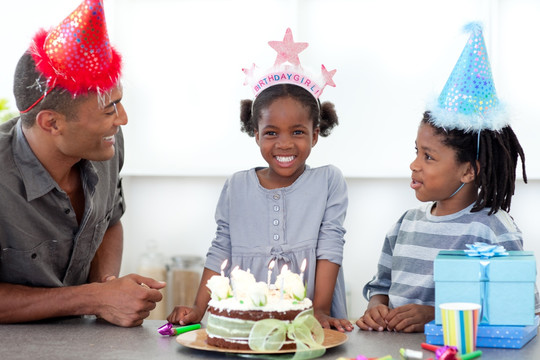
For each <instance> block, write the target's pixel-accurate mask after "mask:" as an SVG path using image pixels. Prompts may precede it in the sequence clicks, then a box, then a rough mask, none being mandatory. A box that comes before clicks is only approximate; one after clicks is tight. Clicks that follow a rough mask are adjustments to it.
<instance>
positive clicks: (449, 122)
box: [426, 101, 509, 133]
mask: <svg viewBox="0 0 540 360" xmlns="http://www.w3.org/2000/svg"><path fill="white" fill-rule="evenodd" d="M426 110H427V111H429V112H430V114H431V121H430V122H431V123H432V124H433V125H435V126H437V127H440V128H443V129H446V130H454V129H459V130H463V131H464V132H466V133H468V132H473V133H477V132H478V131H481V130H493V131H500V130H502V129H503V128H504V127H505V126H508V125H509V115H508V111H507V109H506V106H505V105H503V104H499V105H498V106H497V107H496V108H494V109H493V110H491V111H490V112H489V113H488V114H481V113H477V114H462V113H458V112H450V111H448V110H447V109H444V108H441V107H440V106H439V104H438V102H437V101H432V102H431V103H430V104H429V105H428V106H427V109H426Z"/></svg>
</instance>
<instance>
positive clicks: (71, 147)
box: [56, 87, 127, 161]
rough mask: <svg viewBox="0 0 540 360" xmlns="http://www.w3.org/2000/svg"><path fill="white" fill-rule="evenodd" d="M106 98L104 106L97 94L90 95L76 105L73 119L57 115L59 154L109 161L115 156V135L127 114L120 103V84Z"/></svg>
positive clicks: (125, 122) (67, 156)
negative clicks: (75, 114) (75, 113)
mask: <svg viewBox="0 0 540 360" xmlns="http://www.w3.org/2000/svg"><path fill="white" fill-rule="evenodd" d="M106 99H107V100H106V101H105V104H104V106H103V105H100V102H99V101H98V95H97V94H92V95H89V96H88V99H87V100H86V101H84V102H82V103H81V104H80V105H79V107H78V109H77V118H76V119H67V118H66V117H65V116H61V117H60V119H59V121H58V122H57V126H58V128H59V130H60V134H61V136H58V137H57V139H56V145H57V149H58V150H59V152H60V153H61V156H63V157H65V158H73V159H75V160H76V159H87V160H93V161H104V160H109V159H110V158H112V157H113V156H114V152H115V148H114V144H115V136H114V135H115V134H116V133H117V132H118V130H119V127H120V125H125V124H127V115H126V112H125V110H124V107H123V106H122V104H121V103H120V100H121V99H122V89H121V87H116V88H114V89H113V90H111V93H110V97H109V96H106ZM77 161H78V160H77Z"/></svg>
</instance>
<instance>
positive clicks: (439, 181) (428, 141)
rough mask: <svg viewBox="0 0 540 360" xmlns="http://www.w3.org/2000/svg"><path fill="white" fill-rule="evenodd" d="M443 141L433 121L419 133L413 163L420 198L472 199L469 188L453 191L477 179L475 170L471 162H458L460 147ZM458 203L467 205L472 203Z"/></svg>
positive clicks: (417, 192) (414, 186) (417, 194)
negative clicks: (432, 124)
mask: <svg viewBox="0 0 540 360" xmlns="http://www.w3.org/2000/svg"><path fill="white" fill-rule="evenodd" d="M442 141H443V137H442V136H441V135H437V134H436V133H435V130H434V128H433V127H432V126H431V125H429V124H422V125H420V127H419V128H418V135H417V137H416V159H415V160H414V161H413V162H412V163H411V165H410V168H411V170H412V182H411V188H413V189H414V191H415V192H416V198H417V199H418V200H420V201H437V202H438V203H440V202H444V201H454V202H459V201H461V202H468V201H470V199H468V198H466V197H464V195H465V194H469V193H470V191H469V189H467V191H465V189H461V190H460V191H459V192H458V193H457V194H456V195H455V196H452V194H453V193H454V192H455V191H456V190H457V189H458V188H459V187H460V186H461V184H462V183H469V182H471V181H472V180H473V179H474V171H473V173H472V174H471V166H470V164H468V163H458V161H457V160H456V151H455V150H454V149H452V148H451V147H449V146H447V145H445V144H443V142H442ZM466 188H469V186H466ZM458 195H459V196H458ZM450 199H451V200H450ZM456 205H458V207H461V206H462V205H465V206H464V207H466V206H468V205H470V203H466V204H456ZM464 207H463V208H464ZM458 210H461V209H458Z"/></svg>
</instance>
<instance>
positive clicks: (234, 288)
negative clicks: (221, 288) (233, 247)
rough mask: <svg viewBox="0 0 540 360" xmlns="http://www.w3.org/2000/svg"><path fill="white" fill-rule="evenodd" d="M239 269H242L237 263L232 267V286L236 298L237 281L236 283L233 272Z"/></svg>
mask: <svg viewBox="0 0 540 360" xmlns="http://www.w3.org/2000/svg"><path fill="white" fill-rule="evenodd" d="M238 269H240V266H239V265H236V266H235V267H234V269H232V271H231V287H232V292H233V296H234V298H235V299H236V286H235V283H234V276H233V273H234V272H235V270H238Z"/></svg>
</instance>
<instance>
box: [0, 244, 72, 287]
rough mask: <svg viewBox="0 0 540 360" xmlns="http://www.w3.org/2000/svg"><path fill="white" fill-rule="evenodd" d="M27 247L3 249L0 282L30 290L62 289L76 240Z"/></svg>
mask: <svg viewBox="0 0 540 360" xmlns="http://www.w3.org/2000/svg"><path fill="white" fill-rule="evenodd" d="M34 244H35V243H34ZM23 245H24V244H23ZM26 245H27V246H26V247H24V246H23V247H21V248H14V247H12V246H11V247H6V248H3V249H2V251H1V254H0V281H2V282H7V283H13V284H21V285H29V286H44V287H56V286H62V279H63V278H64V274H65V272H66V269H67V267H68V265H69V261H70V257H71V251H72V248H73V241H72V239H64V240H58V239H54V240H45V241H41V242H38V243H37V244H36V245H34V246H32V245H33V244H31V243H26Z"/></svg>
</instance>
